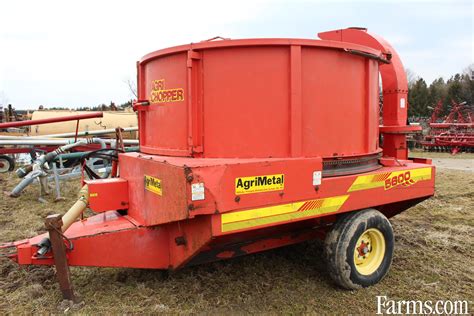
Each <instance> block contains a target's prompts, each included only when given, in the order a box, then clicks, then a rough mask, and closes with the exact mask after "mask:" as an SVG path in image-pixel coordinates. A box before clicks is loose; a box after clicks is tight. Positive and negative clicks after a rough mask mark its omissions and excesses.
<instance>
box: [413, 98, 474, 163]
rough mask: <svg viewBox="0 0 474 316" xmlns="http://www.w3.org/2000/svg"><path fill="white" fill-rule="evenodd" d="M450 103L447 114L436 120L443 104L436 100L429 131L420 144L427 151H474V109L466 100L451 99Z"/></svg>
mask: <svg viewBox="0 0 474 316" xmlns="http://www.w3.org/2000/svg"><path fill="white" fill-rule="evenodd" d="M451 104H452V107H451V111H450V112H449V114H448V115H447V116H446V118H445V119H444V120H442V122H438V121H439V119H440V118H439V116H440V113H441V110H442V106H443V102H442V100H440V101H439V102H438V104H437V105H436V107H435V108H434V109H433V114H432V115H431V121H430V123H429V133H428V134H427V135H426V136H425V138H424V139H423V140H422V141H421V145H422V146H423V148H424V149H425V150H427V151H443V152H451V153H452V154H456V153H458V152H460V151H464V152H474V111H473V109H472V107H469V106H468V105H467V104H466V102H463V103H456V102H455V101H454V100H451Z"/></svg>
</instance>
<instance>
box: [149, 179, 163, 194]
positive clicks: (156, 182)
mask: <svg viewBox="0 0 474 316" xmlns="http://www.w3.org/2000/svg"><path fill="white" fill-rule="evenodd" d="M145 189H146V190H148V191H150V192H153V193H155V194H158V195H160V196H161V195H162V194H163V192H162V190H161V180H160V179H158V178H155V177H152V176H147V175H145Z"/></svg>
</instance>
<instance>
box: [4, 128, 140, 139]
mask: <svg viewBox="0 0 474 316" xmlns="http://www.w3.org/2000/svg"><path fill="white" fill-rule="evenodd" d="M135 131H138V127H136V126H135V127H126V128H124V129H123V132H124V133H125V132H135ZM111 133H115V129H113V128H111V129H104V130H96V131H89V132H79V133H77V136H94V135H104V134H111ZM74 136H76V133H61V134H49V135H36V136H10V135H0V139H20V138H21V139H32V138H34V139H46V138H64V137H74Z"/></svg>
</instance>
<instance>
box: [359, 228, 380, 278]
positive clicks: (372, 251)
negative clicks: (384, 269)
mask: <svg viewBox="0 0 474 316" xmlns="http://www.w3.org/2000/svg"><path fill="white" fill-rule="evenodd" d="M384 256H385V239H384V237H383V234H382V232H380V231H379V230H378V229H375V228H370V229H368V230H366V231H365V232H364V233H363V234H362V235H361V236H360V237H359V239H358V240H357V243H356V246H355V249H354V263H355V267H356V269H357V271H358V272H359V273H360V274H362V275H370V274H372V273H374V272H375V271H376V270H377V269H378V268H379V267H380V265H381V264H382V261H383V258H384Z"/></svg>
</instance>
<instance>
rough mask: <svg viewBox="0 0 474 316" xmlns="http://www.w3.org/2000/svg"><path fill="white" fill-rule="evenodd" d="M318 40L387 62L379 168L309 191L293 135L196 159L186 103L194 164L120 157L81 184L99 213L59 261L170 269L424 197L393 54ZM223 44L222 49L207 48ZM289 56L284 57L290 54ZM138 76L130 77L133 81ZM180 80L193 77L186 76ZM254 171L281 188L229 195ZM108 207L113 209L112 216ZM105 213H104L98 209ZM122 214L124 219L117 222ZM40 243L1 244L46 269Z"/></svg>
mask: <svg viewBox="0 0 474 316" xmlns="http://www.w3.org/2000/svg"><path fill="white" fill-rule="evenodd" d="M319 35H320V37H321V38H322V39H327V40H331V41H340V42H341V43H336V44H331V45H330V43H328V42H323V45H328V47H329V46H331V47H334V46H340V47H341V48H344V47H346V46H347V44H346V43H354V44H350V45H352V46H351V48H357V47H361V48H363V50H364V51H373V53H374V54H375V55H377V54H378V51H381V52H382V53H383V55H384V56H385V57H386V59H387V60H390V61H389V63H388V64H384V65H382V66H381V67H380V71H381V73H382V80H383V89H384V114H383V118H384V127H382V128H381V132H382V133H383V134H384V135H385V141H384V148H383V150H384V155H385V156H386V157H385V158H383V159H381V160H380V162H381V168H380V169H378V170H375V171H371V172H367V173H362V174H357V175H347V176H338V177H331V178H323V179H322V181H321V183H316V184H315V183H314V182H313V176H314V173H315V172H320V171H322V169H323V165H322V159H321V158H320V157H314V158H299V157H298V153H299V151H300V146H299V145H298V141H296V138H293V139H294V140H295V141H293V142H292V143H291V148H292V149H291V152H292V156H293V157H291V158H248V159H237V158H221V159H219V158H216V159H208V158H199V155H200V152H201V148H200V146H201V145H202V140H201V139H200V135H201V134H200V131H199V129H196V128H195V127H196V126H198V125H197V124H195V122H196V121H199V119H200V118H199V113H200V111H199V107H200V106H201V105H200V103H199V102H197V100H195V99H193V100H192V101H191V105H192V111H190V116H189V122H188V124H189V133H190V136H191V137H190V138H189V142H190V143H189V145H190V150H191V151H192V152H193V153H195V154H196V155H195V156H196V158H190V157H170V156H160V155H157V154H143V153H127V154H120V156H119V160H120V161H119V163H120V172H121V176H120V179H119V180H113V181H112V182H111V180H110V179H108V180H95V181H89V182H88V186H89V205H90V207H91V209H92V210H95V211H96V212H99V213H100V214H98V215H95V216H92V217H90V218H87V219H85V220H81V221H78V222H76V223H74V224H73V225H72V226H71V227H70V228H69V229H68V230H67V231H66V233H65V236H66V237H67V238H68V239H69V240H70V241H71V242H72V243H73V244H74V249H73V250H70V251H68V253H67V258H68V263H69V264H70V265H81V266H102V267H135V268H153V269H177V268H181V267H184V266H187V265H192V264H197V263H202V262H208V261H213V260H219V259H224V258H229V257H235V256H239V255H243V254H248V253H254V252H258V251H263V250H266V249H271V248H275V247H280V246H284V245H288V244H292V243H297V242H301V241H304V240H308V239H311V238H316V237H323V236H324V234H325V231H326V227H327V226H328V225H331V224H332V223H333V222H334V221H335V219H336V218H337V215H339V214H341V213H344V212H350V211H355V210H361V209H365V208H368V207H373V208H376V209H378V210H380V211H381V212H382V213H384V214H385V215H386V216H387V217H391V216H393V215H396V214H398V213H400V212H401V211H403V210H405V209H407V208H409V207H411V206H412V205H414V204H416V203H419V202H420V201H422V200H424V199H427V198H429V197H430V196H432V195H433V194H434V179H435V168H434V166H432V165H431V161H430V160H422V159H413V160H407V159H406V158H407V150H406V137H405V133H407V132H409V131H412V130H414V128H412V127H410V126H406V106H407V105H406V95H407V85H406V77H405V72H404V70H403V66H402V64H401V61H400V59H399V57H398V55H397V54H396V52H395V51H394V50H393V48H392V47H391V46H390V45H389V44H387V43H386V42H385V40H383V39H381V38H379V37H377V36H375V35H371V34H369V33H368V32H367V31H366V30H361V29H346V30H338V31H332V32H325V33H320V34H319ZM226 44H227V45H229V43H223V42H216V43H214V44H213V45H226ZM356 44H357V45H356ZM197 45H199V44H197ZM360 45H362V46H360ZM365 46H368V47H365ZM370 47H372V49H371V48H370ZM291 49H292V52H293V51H294V50H297V49H298V48H291ZM171 51H172V50H170V52H171ZM295 53H296V54H295V55H294V56H297V52H295ZM292 56H293V55H292ZM198 57H199V55H198V54H197V53H195V52H193V51H190V52H189V54H188V66H189V69H191V68H192V67H195V64H194V61H195V60H196V59H197V58H198ZM292 62H293V60H292ZM142 75H143V74H142V73H140V72H139V73H138V78H139V80H140V78H141V76H142ZM188 80H190V81H192V80H193V75H192V72H191V71H189V72H188ZM291 82H292V85H294V86H298V85H299V84H300V83H299V80H298V72H297V71H296V72H295V73H292V75H291ZM190 86H191V85H190ZM188 88H189V87H188ZM193 91H196V90H195V87H194V89H193V90H192V91H188V97H190V98H193V95H194V94H193V93H194V92H193ZM139 95H141V96H143V93H140V92H139ZM402 99H405V101H402ZM146 101H147V100H140V102H137V104H136V105H135V108H136V109H137V110H140V109H142V108H143V107H146V106H147V105H146ZM299 102H300V101H299V95H297V94H296V95H292V97H291V103H292V107H293V106H294V109H295V111H294V112H293V115H294V117H293V116H292V120H293V119H294V121H293V122H295V125H297V123H296V122H297V121H298V117H299V115H301V113H300V112H299V111H298V110H297V109H298V104H299ZM403 102H405V104H403ZM402 105H403V106H402ZM292 126H293V125H292ZM140 128H144V126H143V125H141V126H140ZM293 132H294V133H295V135H297V134H298V128H297V126H296V127H292V133H293ZM295 137H296V136H295ZM160 154H161V155H163V154H165V153H160ZM180 154H181V153H180ZM182 154H183V156H187V155H188V154H189V153H188V152H186V153H184V152H183V153H182ZM157 174H159V175H160V179H161V182H160V183H159V184H158V185H157V186H156V188H155V189H154V190H152V189H150V188H149V187H148V186H147V185H146V184H145V182H144V175H151V176H154V175H157ZM256 174H268V175H271V174H283V175H284V176H285V188H284V190H277V191H271V192H264V193H259V194H237V192H236V191H234V189H233V188H234V183H235V181H236V179H237V178H239V177H246V176H249V175H256ZM145 180H147V179H145ZM154 181H158V180H154ZM157 183H158V182H157ZM199 183H204V185H205V186H204V191H203V194H204V195H205V198H204V199H203V200H200V199H199V200H193V191H192V190H193V185H196V184H199ZM124 192H128V195H127V194H125V193H124ZM104 196H109V197H110V196H112V197H114V198H113V199H110V198H104ZM117 208H120V210H119V211H115V210H114V209H117ZM107 209H112V211H105V212H104V210H107ZM124 210H127V211H128V214H127V215H121V214H124V212H123V211H124ZM315 228H319V229H315ZM45 236H46V235H40V236H37V237H34V238H31V239H26V240H23V241H18V242H15V243H12V244H9V245H5V246H4V247H6V246H14V247H16V248H17V252H16V253H14V254H12V255H11V256H10V257H11V258H12V259H13V260H15V261H17V262H18V263H20V264H46V265H51V264H53V259H52V254H51V253H49V254H47V255H46V256H45V257H41V258H40V257H37V256H36V251H37V246H36V245H37V244H38V242H39V241H40V240H41V239H42V238H43V237H45Z"/></svg>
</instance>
